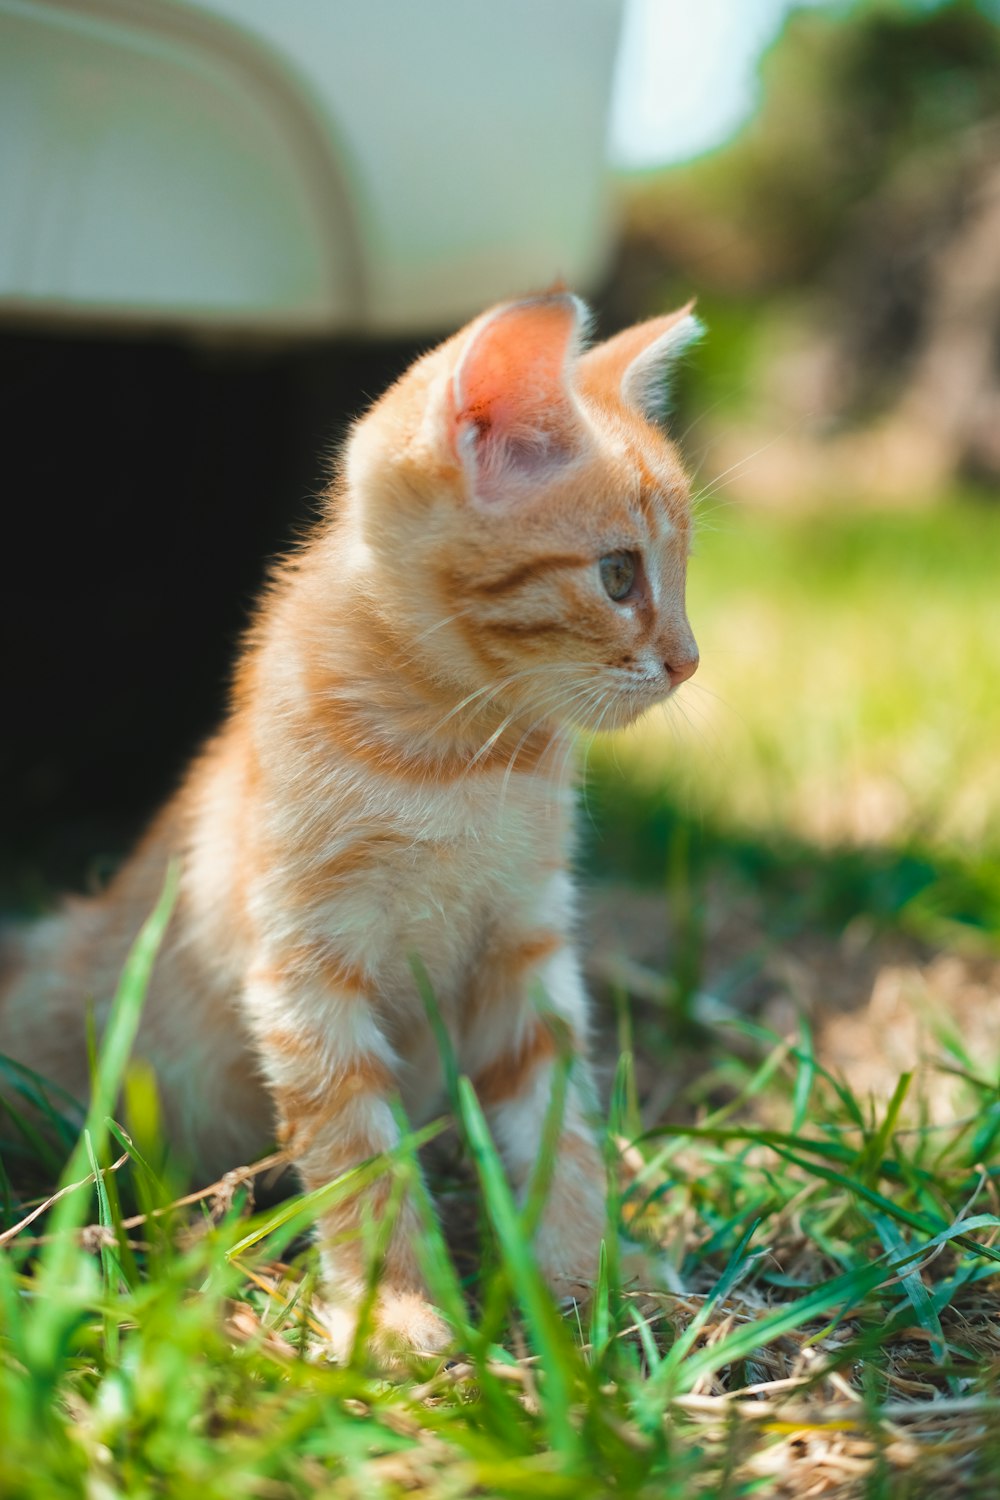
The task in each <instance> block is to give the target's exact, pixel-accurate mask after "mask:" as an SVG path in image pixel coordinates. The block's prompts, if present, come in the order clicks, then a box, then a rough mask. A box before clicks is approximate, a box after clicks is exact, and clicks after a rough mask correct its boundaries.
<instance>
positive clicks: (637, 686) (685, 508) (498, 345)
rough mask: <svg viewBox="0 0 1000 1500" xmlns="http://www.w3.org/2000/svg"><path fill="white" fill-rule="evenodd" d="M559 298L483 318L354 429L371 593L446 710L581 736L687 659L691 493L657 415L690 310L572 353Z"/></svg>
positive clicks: (644, 699)
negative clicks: (453, 707)
mask: <svg viewBox="0 0 1000 1500" xmlns="http://www.w3.org/2000/svg"><path fill="white" fill-rule="evenodd" d="M586 323H587V311H586V308H585V307H584V306H583V304H582V303H581V302H579V301H578V299H577V298H575V297H572V296H570V295H568V294H564V293H554V294H551V295H548V296H543V297H534V298H530V299H527V300H525V301H520V302H511V303H506V304H503V305H502V306H500V307H497V308H494V309H493V310H492V311H490V312H488V313H486V314H484V315H483V316H482V317H480V318H478V319H476V321H475V322H473V323H471V324H470V325H469V326H468V327H467V328H465V329H463V330H462V331H461V332H460V333H459V334H457V335H455V337H454V338H452V339H450V340H448V342H447V343H445V344H443V345H441V346H440V347H439V348H437V349H435V350H434V351H432V353H431V354H429V355H426V356H425V357H424V358H423V359H421V360H419V361H418V362H417V363H416V364H415V365H414V366H413V367H412V368H411V369H410V370H409V371H408V372H407V373H406V374H405V375H404V376H403V378H402V379H401V380H400V381H399V382H397V384H396V385H395V386H394V387H393V388H392V389H391V390H390V391H389V392H388V393H387V395H386V396H385V397H383V399H382V400H381V401H380V402H379V403H378V405H377V406H376V407H375V408H374V409H373V410H372V411H371V412H370V413H369V414H368V416H366V417H365V418H364V419H363V421H362V422H361V423H360V424H359V425H358V427H357V428H356V429H355V432H354V435H353V437H352V441H351V445H350V447H349V450H348V455H347V473H348V487H347V488H348V497H349V498H348V506H349V514H350V517H351V519H352V520H353V523H354V527H355V532H356V536H357V537H358V540H359V543H360V545H359V546H358V548H357V549H356V551H355V556H356V557H357V558H358V559H359V566H361V567H362V568H363V569H364V570H365V571H366V572H367V574H368V583H367V586H368V588H369V591H370V592H373V593H374V594H375V595H376V596H379V595H381V597H382V599H383V601H385V602H387V603H388V604H389V605H390V606H391V613H392V616H393V619H394V622H395V626H396V628H397V630H398V631H401V632H402V634H403V637H404V638H405V640H406V642H407V649H408V651H411V652H412V653H413V655H414V656H415V657H417V658H419V659H420V660H421V661H422V662H423V663H424V665H425V667H426V669H427V670H429V671H430V672H431V673H432V674H433V675H434V676H435V678H436V680H437V681H438V683H439V684H442V683H452V684H454V688H455V692H456V698H459V697H463V696H465V695H468V694H478V695H479V701H480V702H481V703H486V702H490V703H492V704H493V705H494V706H499V707H500V708H501V709H502V710H503V712H504V713H516V714H517V715H518V716H519V717H523V718H524V719H528V718H529V717H530V718H533V719H536V720H539V721H541V720H543V719H546V718H548V719H554V720H556V721H563V722H569V723H573V724H576V725H579V726H581V727H585V728H593V727H595V726H596V725H597V724H599V723H603V724H604V725H605V726H606V727H612V726H615V725H620V724H624V723H628V722H630V721H631V720H632V719H634V718H635V717H636V716H637V715H638V714H640V713H641V712H642V711H643V710H644V709H646V708H648V707H650V706H651V705H652V704H654V703H657V702H659V701H660V700H662V699H664V698H666V697H667V696H668V695H669V694H670V693H671V692H672V691H673V690H674V689H675V688H676V687H677V686H678V684H679V683H681V682H683V681H684V680H685V678H687V677H690V676H691V674H692V672H694V670H695V668H696V667H697V665H698V650H697V646H696V644H695V640H694V636H693V635H692V633H691V628H690V626H689V624H688V621H687V616H686V614H685V608H684V585H685V572H686V564H687V556H688V550H689V545H690V535H691V519H690V503H689V502H690V496H689V488H688V483H687V479H686V477H685V475H684V472H683V469H682V467H681V463H680V460H679V457H678V454H677V451H676V449H675V448H674V446H673V444H672V443H671V442H670V441H669V439H668V438H667V437H666V436H665V434H664V432H663V430H662V427H661V426H660V419H661V417H662V402H663V395H664V391H665V388H666V379H665V377H666V371H667V369H668V367H669V365H670V363H671V362H672V360H674V359H675V358H676V356H677V354H678V353H679V352H680V351H681V350H682V349H683V348H684V347H685V346H686V345H687V344H688V343H689V342H690V341H691V339H692V338H694V337H696V336H697V334H698V332H699V331H700V330H699V325H698V323H697V321H696V319H695V318H694V317H693V316H692V314H691V311H690V308H682V309H681V310H680V311H678V312H675V313H670V314H668V315H667V316H665V317H661V318H654V319H651V320H650V321H649V322H646V323H640V324H637V325H636V326H634V327H632V328H629V329H626V330H625V331H624V332H623V333H620V334H618V335H617V336H616V337H615V338H612V339H609V340H608V341H607V342H605V343H603V344H598V345H596V346H595V347H594V348H591V349H589V350H587V351H586V352H582V348H581V346H582V338H583V334H584V332H585V328H586Z"/></svg>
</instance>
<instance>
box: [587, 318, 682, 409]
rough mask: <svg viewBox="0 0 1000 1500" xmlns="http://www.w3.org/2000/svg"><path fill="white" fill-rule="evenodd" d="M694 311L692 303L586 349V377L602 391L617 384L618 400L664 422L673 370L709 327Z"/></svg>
mask: <svg viewBox="0 0 1000 1500" xmlns="http://www.w3.org/2000/svg"><path fill="white" fill-rule="evenodd" d="M693 309H694V303H693V302H689V303H688V304H687V305H686V306H685V307H680V308H678V309H677V311H676V312H672V313H666V314H665V315H664V316H663V317H660V318H649V319H647V321H646V322H645V323H636V324H634V325H633V326H632V327H631V328H625V329H623V330H622V332H621V333H617V334H615V336H614V337H613V338H610V339H606V340H605V342H604V343H603V344H598V345H597V346H596V347H595V348H593V349H590V350H588V352H587V353H586V354H585V355H584V357H583V359H582V360H581V361H580V374H581V377H582V379H583V380H584V381H585V382H587V383H588V384H592V385H595V386H599V387H602V388H603V389H604V390H607V388H608V387H609V386H610V387H612V388H614V389H615V390H616V391H617V394H618V397H619V399H620V400H621V401H623V402H624V403H625V405H626V406H630V407H631V408H632V410H633V411H637V412H639V413H640V415H641V416H644V417H645V418H646V419H647V421H650V422H660V421H662V420H663V417H664V416H665V414H666V411H667V407H668V404H669V399H670V386H669V379H670V373H671V370H672V368H673V366H674V365H675V364H676V362H677V360H678V359H679V358H680V356H681V355H682V354H683V353H684V351H685V350H686V349H687V348H688V347H689V346H690V345H691V344H693V343H695V342H696V341H697V340H698V339H700V338H701V336H702V334H703V333H704V331H705V330H704V327H703V326H702V323H701V321H700V319H698V318H696V317H695V315H694V310H693Z"/></svg>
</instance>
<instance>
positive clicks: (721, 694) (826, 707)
mask: <svg viewBox="0 0 1000 1500" xmlns="http://www.w3.org/2000/svg"><path fill="white" fill-rule="evenodd" d="M710 507H711V502H709V505H708V506H707V507H706V509H707V510H708V512H709V513H708V514H707V516H706V519H705V521H704V523H703V526H702V529H701V532H700V534H699V538H698V543H697V547H696V553H695V556H694V557H693V559H692V562H691V568H690V581H689V613H690V616H691V620H692V623H693V625H694V628H695V633H696V635H697V636H698V639H699V643H700V646H701V651H702V666H701V668H700V670H699V673H698V675H697V676H696V677H695V678H694V679H693V680H692V682H691V683H690V684H687V685H685V687H684V688H683V689H682V690H681V692H680V694H679V695H678V699H677V702H676V704H675V705H671V706H670V707H668V709H667V710H666V711H665V713H661V714H654V715H651V716H650V717H649V718H647V719H646V720H645V721H644V723H643V724H642V725H641V726H639V727H638V728H637V729H636V730H635V731H633V732H631V733H628V734H626V735H623V736H619V737H618V739H617V740H616V742H615V744H614V746H613V747H605V748H604V749H603V750H600V749H598V750H596V751H595V752H594V754H593V756H592V763H593V762H594V761H595V760H596V761H598V763H599V762H600V760H601V759H602V757H603V759H605V760H607V759H608V758H610V757H611V756H612V755H614V756H617V758H618V760H619V761H620V763H621V765H622V766H623V767H624V768H625V769H626V771H627V773H628V775H629V776H638V777H640V779H642V780H643V781H644V782H645V783H646V784H650V783H655V784H658V785H667V784H668V785H670V786H671V787H672V788H673V789H674V794H673V795H674V797H675V800H678V801H680V802H682V803H686V804H687V806H688V807H689V808H690V810H691V812H692V813H693V815H695V816H705V817H707V818H709V819H714V820H724V821H726V822H727V823H730V824H732V825H734V826H738V827H741V828H744V829H746V830H751V831H754V832H762V833H765V834H766V836H768V837H769V836H771V835H772V834H773V833H775V832H778V833H783V832H784V833H788V834H790V835H793V836H796V837H799V838H802V839H808V840H811V841H817V842H821V843H824V844H830V843H831V842H837V841H848V842H852V843H863V842H880V843H884V842H887V841H893V842H900V841H902V840H904V839H906V840H909V839H913V838H916V837H920V838H922V839H924V840H926V841H933V842H935V843H953V844H954V843H962V844H965V845H971V846H973V847H975V846H976V845H982V844H983V843H988V844H989V845H990V846H991V847H992V848H993V849H996V848H997V847H998V846H1000V753H998V750H1000V588H998V586H997V579H998V564H1000V508H998V507H996V506H991V505H988V504H986V503H983V502H979V503H977V502H974V501H971V500H970V501H965V502H962V501H959V500H955V501H949V502H947V503H945V502H942V505H941V507H940V508H939V509H936V510H933V511H918V512H913V511H899V512H889V513H872V512H869V511H865V510H859V509H857V508H850V509H848V508H845V510H844V511H842V512H840V513H839V514H838V513H835V512H830V511H824V512H822V513H816V512H815V511H813V512H811V513H809V514H806V515H803V516H796V515H794V514H789V513H788V512H787V511H782V512H759V511H753V512H746V511H743V510H740V509H737V508H733V507H725V506H723V507H720V508H719V509H717V510H715V511H711V508H710Z"/></svg>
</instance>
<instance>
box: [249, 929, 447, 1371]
mask: <svg viewBox="0 0 1000 1500" xmlns="http://www.w3.org/2000/svg"><path fill="white" fill-rule="evenodd" d="M246 1002H247V1008H248V1010H249V1013H250V1017H251V1024H252V1026H253V1030H254V1034H255V1037H256V1040H257V1046H258V1051H259V1055H260V1058H261V1061H262V1063H263V1066H264V1070H265V1073H266V1075H267V1078H268V1082H269V1084H270V1088H271V1093H272V1096H273V1098H274V1103H275V1108H276V1113H277V1117H278V1122H279V1134H280V1138H281V1139H282V1141H283V1142H284V1143H285V1145H286V1146H287V1147H288V1149H289V1151H290V1153H291V1155H292V1157H293V1159H294V1161H295V1165H296V1168H297V1170H298V1173H299V1176H300V1177H301V1179H302V1183H303V1186H304V1187H305V1188H306V1189H307V1190H312V1189H314V1188H319V1187H323V1186H324V1185H325V1184H326V1183H328V1182H330V1181H332V1179H334V1178H335V1177H339V1176H341V1175H342V1174H343V1173H344V1172H346V1171H348V1170H349V1169H350V1168H351V1167H355V1166H357V1165H358V1164H359V1163H360V1162H363V1161H366V1160H367V1159H368V1158H370V1157H373V1156H377V1155H379V1153H381V1152H384V1151H389V1150H391V1149H392V1148H393V1147H394V1146H395V1145H396V1144H397V1143H398V1141H399V1129H398V1126H397V1124H396V1119H395V1117H394V1115H393V1111H392V1108H391V1106H390V1103H389V1100H390V1098H391V1097H392V1095H393V1093H394V1092H395V1090H396V1073H395V1063H396V1059H395V1057H394V1055H393V1052H392V1049H391V1047H390V1045H389V1043H388V1041H387V1040H386V1038H385V1036H384V1035H383V1034H382V1031H381V1030H380V1028H379V1025H378V1021H377V1018H376V1014H375V1010H374V1006H373V1005H372V1002H371V996H370V994H369V992H368V990H367V986H366V983H365V980H364V976H363V975H361V974H358V973H354V972H352V971H351V970H350V969H349V967H348V966H346V965H344V964H341V963H338V962H336V961H332V960H331V959H330V958H329V956H328V955H326V954H324V955H322V969H321V970H320V967H319V965H318V963H317V959H316V955H312V956H304V955H303V954H302V953H301V952H298V953H296V954H294V955H290V956H289V957H288V958H287V959H286V960H285V961H284V962H281V961H278V962H275V961H274V960H273V958H271V959H270V960H269V962H268V963H267V964H259V965H258V966H257V967H256V968H255V970H254V972H253V974H252V976H251V980H250V983H249V985H248V988H247V994H246ZM392 1186H393V1179H392V1176H391V1174H390V1173H388V1172H386V1173H384V1174H383V1175H382V1176H380V1177H379V1178H377V1179H376V1181H375V1182H374V1183H372V1184H371V1185H370V1186H369V1187H368V1188H366V1189H364V1190H362V1191H361V1192H359V1193H357V1194H355V1195H354V1196H353V1197H352V1198H350V1199H348V1200H347V1201H345V1202H343V1203H341V1204H338V1205H337V1206H336V1207H335V1208H332V1209H331V1210H330V1211H329V1212H328V1213H327V1214H325V1215H324V1217H323V1218H322V1219H321V1220H320V1223H319V1226H318V1238H319V1242H320V1248H321V1256H322V1264H323V1275H324V1299H325V1301H326V1302H327V1304H328V1306H329V1308H330V1316H329V1320H328V1321H329V1331H330V1339H331V1345H332V1347H333V1352H334V1353H335V1354H336V1356H337V1357H338V1358H340V1359H343V1358H345V1357H346V1356H347V1355H348V1354H349V1352H350V1350H351V1347H352V1344H353V1340H354V1332H355V1327H356V1323H357V1310H358V1303H359V1300H360V1298H361V1296H362V1295H363V1292H364V1285H365V1273H366V1266H365V1244H364V1236H363V1233H362V1227H363V1223H364V1221H365V1219H366V1218H370V1219H371V1220H372V1221H375V1222H377V1221H378V1220H379V1219H380V1218H381V1217H382V1216H383V1214H384V1213H385V1211H386V1208H387V1205H388V1201H389V1198H390V1195H391V1192H392ZM419 1233H420V1225H419V1220H418V1216H417V1213H416V1210H415V1208H414V1206H413V1204H412V1202H410V1201H409V1200H408V1199H405V1198H404V1200H403V1202H402V1203H401V1205H400V1206H399V1210H398V1213H397V1215H396V1219H395V1223H394V1225H393V1228H392V1233H391V1235H390V1238H389V1240H388V1243H387V1245H386V1247H385V1252H384V1264H383V1268H382V1274H381V1277H380V1283H379V1291H378V1297H377V1301H376V1305H375V1312H374V1323H375V1328H374V1334H373V1337H372V1340H371V1348H372V1351H373V1353H374V1354H375V1355H376V1357H377V1358H378V1359H379V1360H380V1361H381V1362H382V1363H385V1364H388V1363H392V1362H393V1361H394V1360H395V1359H396V1358H397V1357H398V1356H399V1355H400V1354H402V1353H406V1352H414V1351H415V1352H418V1353H427V1354H431V1353H435V1352H439V1351H441V1350H442V1349H445V1348H447V1346H448V1345H449V1344H450V1343H451V1341H452V1335H451V1332H450V1330H449V1328H448V1326H447V1325H446V1324H445V1323H444V1322H443V1320H442V1319H441V1318H440V1317H439V1315H438V1314H437V1312H436V1311H435V1310H434V1308H433V1307H431V1305H430V1302H429V1300H428V1296H427V1290H426V1287H425V1284H424V1280H423V1277H422V1275H421V1273H420V1269H419V1266H418V1264H417V1260H416V1255H415V1249H414V1247H415V1245H416V1243H417V1238H418V1235H419Z"/></svg>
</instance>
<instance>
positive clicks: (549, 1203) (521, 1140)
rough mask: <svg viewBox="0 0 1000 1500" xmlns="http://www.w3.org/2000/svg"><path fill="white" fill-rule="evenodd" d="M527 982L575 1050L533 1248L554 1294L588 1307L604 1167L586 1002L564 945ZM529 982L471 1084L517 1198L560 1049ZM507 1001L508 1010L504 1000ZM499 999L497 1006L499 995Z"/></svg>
mask: <svg viewBox="0 0 1000 1500" xmlns="http://www.w3.org/2000/svg"><path fill="white" fill-rule="evenodd" d="M530 941H531V940H530V939H529V940H528V942H530ZM527 946H528V943H522V944H520V945H519V946H518V948H515V949H514V950H513V951H514V952H517V951H525V949H526V948H527ZM502 962H503V961H502V960H501V967H502ZM531 978H532V979H534V980H535V981H540V982H541V984H542V986H543V988H544V990H545V994H546V999H547V1002H548V1004H549V1006H550V1007H551V1009H552V1010H553V1012H554V1013H555V1015H556V1016H558V1017H560V1018H561V1019H562V1021H563V1022H565V1025H566V1035H567V1038H568V1042H569V1046H570V1048H571V1050H572V1053H573V1057H572V1065H571V1071H570V1076H569V1086H568V1089H567V1093H566V1107H565V1111H564V1114H563V1122H562V1129H561V1131H560V1134H559V1138H558V1141H557V1143H556V1148H555V1160H554V1161H553V1162H552V1163H551V1172H550V1174H549V1187H548V1193H547V1196H546V1198H545V1202H544V1205H543V1208H542V1214H541V1219H540V1222H539V1225H538V1229H537V1231H536V1235H535V1249H536V1253H537V1256H538V1261H539V1265H540V1267H541V1269H542V1272H543V1274H544V1275H545V1277H546V1280H547V1281H548V1282H549V1285H550V1286H551V1287H552V1290H553V1291H554V1292H555V1293H556V1295H557V1296H559V1297H571V1296H572V1297H576V1298H578V1299H581V1300H586V1299H587V1298H588V1297H589V1295H590V1292H591V1290H592V1287H593V1283H594V1279H595V1277H596V1275H597V1265H598V1256H599V1252H600V1244H601V1240H602V1239H603V1238H604V1237H605V1235H606V1234H607V1232H608V1231H607V1193H606V1180H605V1168H604V1163H603V1161H602V1160H601V1155H600V1152H599V1150H598V1148H597V1143H596V1141H595V1139H594V1134H593V1131H592V1129H591V1127H590V1125H589V1124H588V1122H587V1114H588V1111H589V1110H590V1109H592V1107H593V1104H592V1100H593V1097H594V1090H593V1085H592V1082H591V1078H590V1069H589V1064H588V1062H587V1059H586V1056H585V1054H584V1042H585V1030H586V1013H587V998H586V993H585V991H584V987H583V982H582V979H581V977H580V973H579V968H578V964H577V959H576V956H575V954H574V953H573V952H572V950H571V949H570V948H569V947H561V948H560V949H559V951H558V952H557V953H555V954H554V955H553V956H552V957H551V958H550V959H548V961H547V962H546V963H545V964H544V965H543V966H542V967H541V968H539V969H538V970H536V971H535V972H534V973H533V974H532V975H531ZM527 979H528V976H524V978H523V979H522V988H521V993H520V996H519V997H518V1001H517V1011H518V1014H519V1017H520V1021H519V1026H518V1029H517V1031H516V1033H515V1035H514V1036H513V1037H512V1038H511V1039H510V1040H509V1042H508V1044H507V1045H506V1046H505V1048H504V1049H503V1050H502V1051H501V1052H500V1053H499V1055H498V1056H497V1057H496V1058H495V1059H493V1060H492V1061H491V1062H490V1063H489V1064H488V1065H487V1066H486V1067H484V1068H482V1069H480V1070H479V1072H478V1074H477V1076H476V1077H475V1079H474V1083H475V1086H476V1091H477V1093H478V1095H479V1099H480V1101H481V1103H482V1105H483V1108H484V1110H485V1112H486V1116H487V1119H488V1120H489V1123H490V1128H491V1129H492V1131H493V1135H494V1138H495V1140H496V1143H497V1147H498V1149H499V1151H500V1154H501V1156H502V1157H503V1161H504V1165H505V1166H506V1168H507V1172H508V1175H509V1176H510V1179H511V1182H512V1184H513V1186H514V1189H515V1191H516V1192H517V1193H518V1196H519V1198H521V1199H522V1200H523V1198H524V1195H525V1193H526V1192H527V1189H528V1186H529V1184H530V1182H531V1179H532V1176H533V1174H534V1173H535V1171H536V1170H537V1168H538V1164H539V1150H540V1147H541V1144H542V1141H543V1139H544V1134H545V1124H546V1119H547V1115H548V1110H549V1105H550V1100H551V1098H552V1088H553V1077H554V1071H555V1068H556V1067H557V1066H558V1058H559V1051H560V1046H561V1043H560V1041H559V1040H558V1039H557V1037H556V1035H555V1031H554V1029H553V1028H552V1027H551V1026H550V1025H548V1024H547V1023H546V1021H545V1020H544V1018H543V1017H542V1016H541V1015H539V1014H538V1012H537V1010H536V1008H535V1007H534V1006H533V1004H532V1002H531V1000H530V998H529V996H528V990H529V987H530V985H529V983H528V982H527ZM504 998H505V999H506V1002H507V1003H508V1004H509V1003H510V999H511V997H510V996H509V995H508V996H507V997H504ZM496 999H497V1000H498V1001H501V1003H503V1000H502V999H501V997H500V996H499V995H497V996H496ZM546 1165H548V1164H546Z"/></svg>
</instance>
